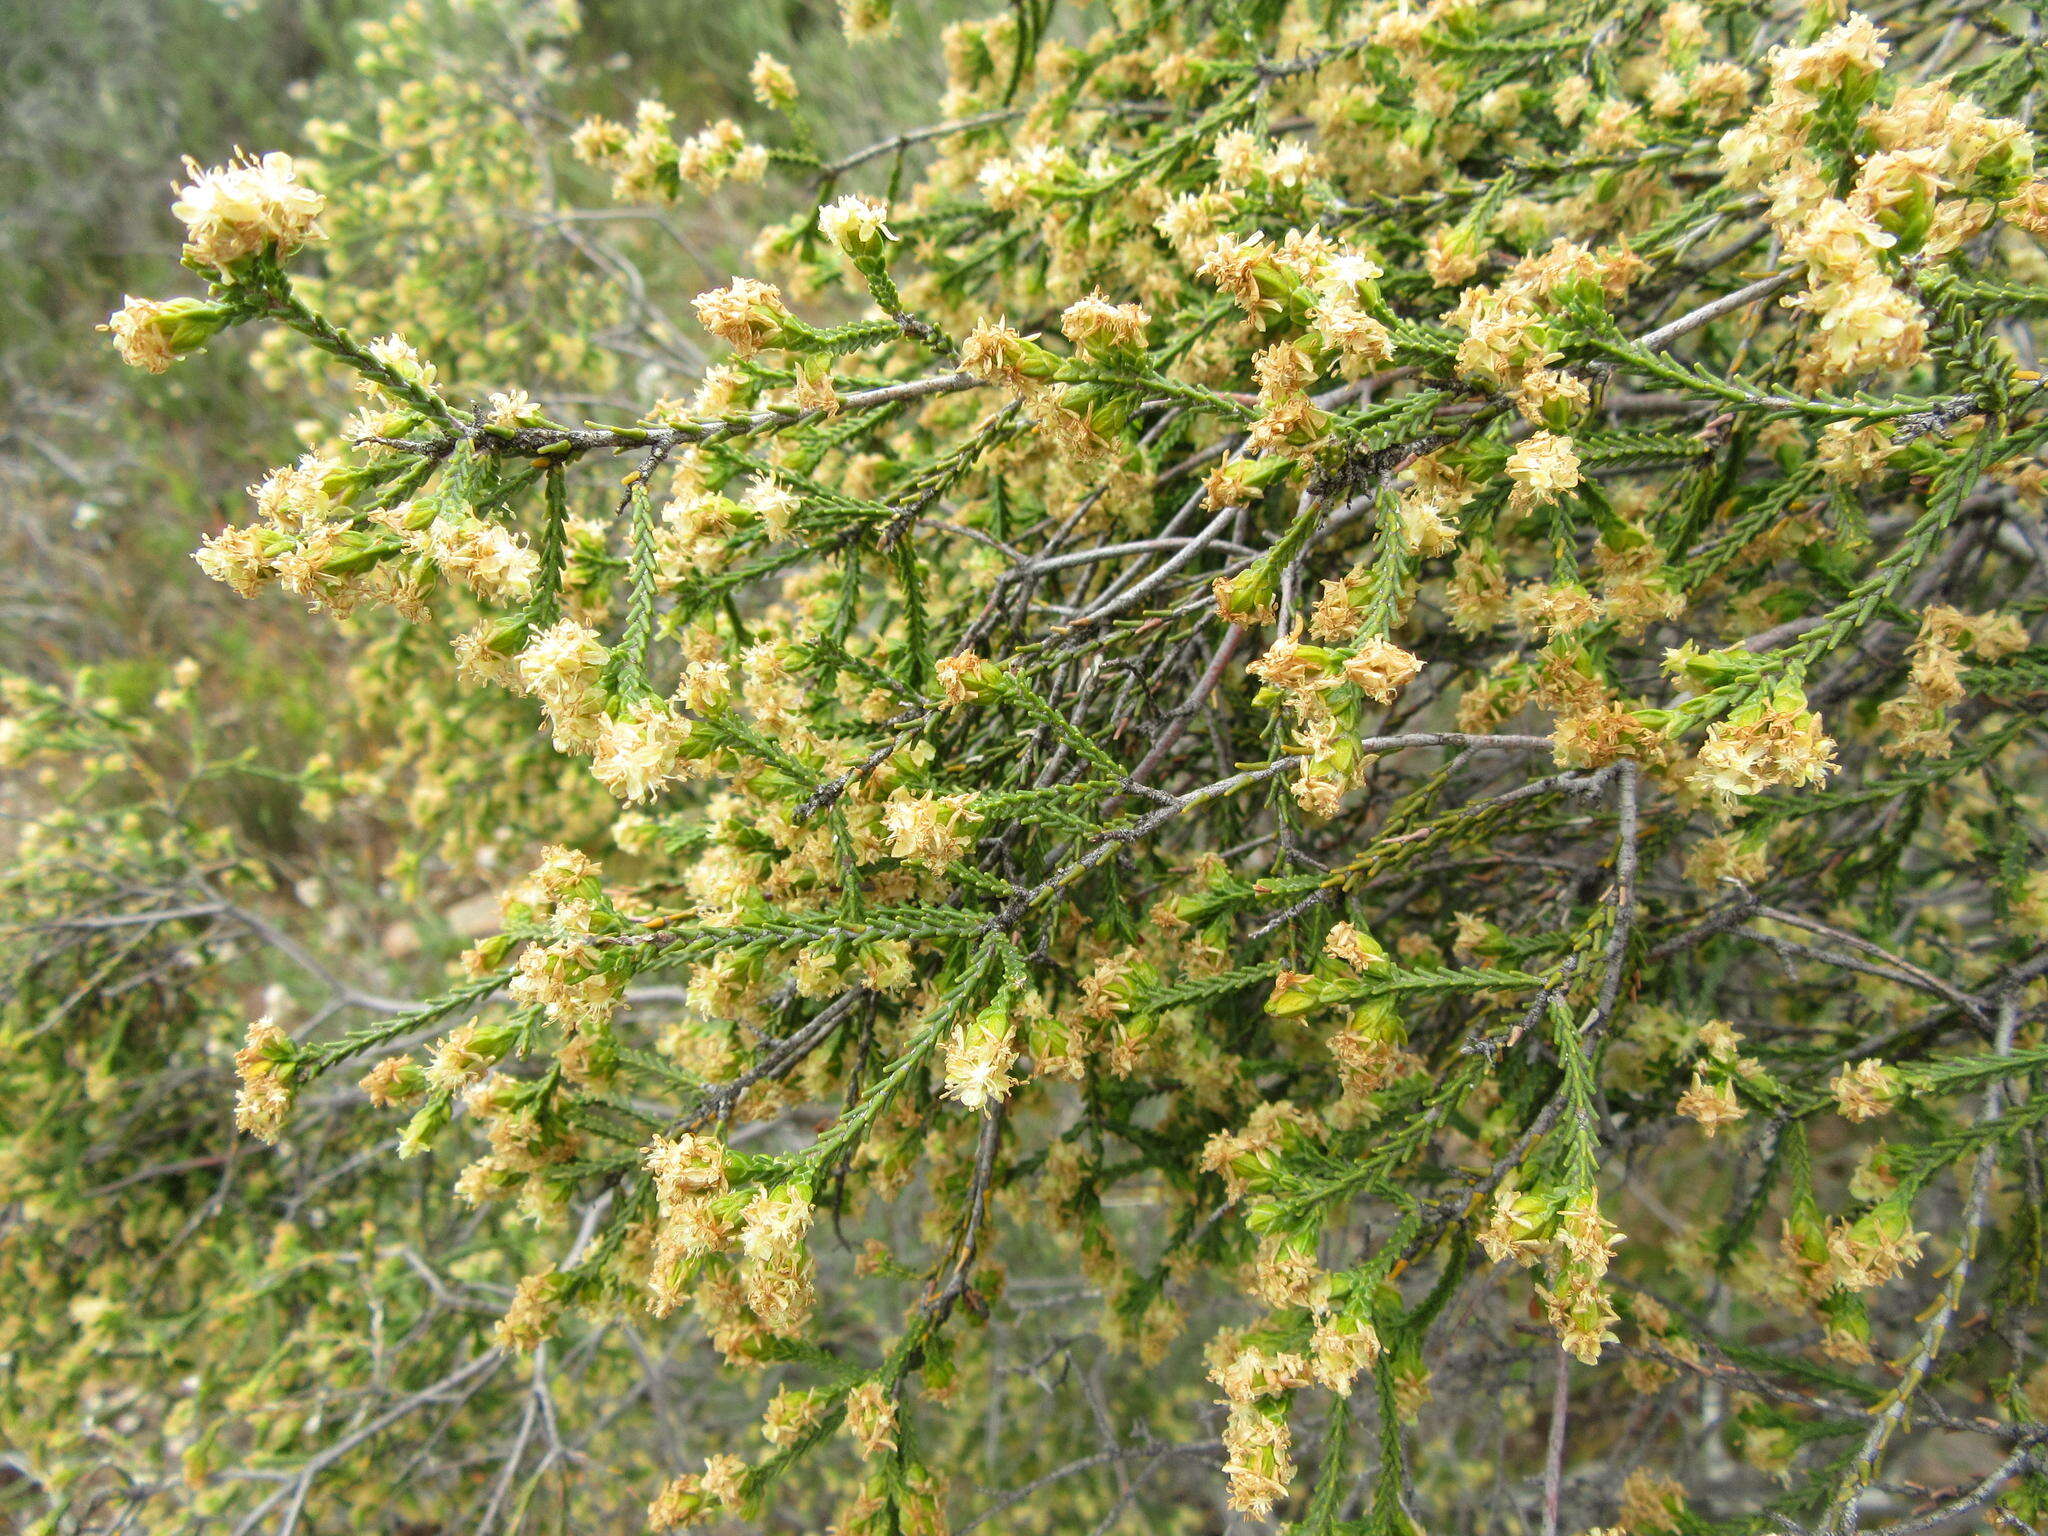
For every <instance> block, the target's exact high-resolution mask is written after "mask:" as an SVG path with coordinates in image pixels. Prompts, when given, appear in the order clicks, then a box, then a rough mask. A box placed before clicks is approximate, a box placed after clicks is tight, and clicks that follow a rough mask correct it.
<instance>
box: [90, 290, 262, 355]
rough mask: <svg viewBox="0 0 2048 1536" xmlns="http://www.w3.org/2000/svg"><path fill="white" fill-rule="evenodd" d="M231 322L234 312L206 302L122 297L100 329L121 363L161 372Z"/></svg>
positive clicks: (201, 345)
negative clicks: (111, 340) (108, 337)
mask: <svg viewBox="0 0 2048 1536" xmlns="http://www.w3.org/2000/svg"><path fill="white" fill-rule="evenodd" d="M233 323H234V311H232V310H231V309H229V308H228V306H227V305H225V304H216V303H213V302H212V301H211V300H209V299H138V298H135V297H134V296H133V295H128V296H126V297H124V298H123V300H122V303H121V307H120V308H119V309H117V310H115V311H114V312H113V313H112V314H111V315H109V316H107V323H106V324H105V325H103V326H101V327H99V329H101V330H103V331H111V332H112V333H113V336H114V346H115V348H116V350H118V351H119V352H120V354H121V361H122V362H124V363H126V364H128V365H129V366H130V367H131V368H144V369H147V370H148V371H149V372H151V373H162V372H163V371H164V370H165V369H166V368H168V367H170V366H171V364H172V363H174V362H176V361H177V360H178V359H179V358H180V357H183V356H184V355H185V354H186V353H187V352H196V351H198V350H199V349H200V348H201V347H203V346H205V345H206V344H207V342H209V341H211V340H212V339H213V338H214V337H215V336H217V335H219V334H220V332H221V331H223V330H225V329H226V328H227V327H228V326H229V325H231V324H233Z"/></svg>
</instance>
